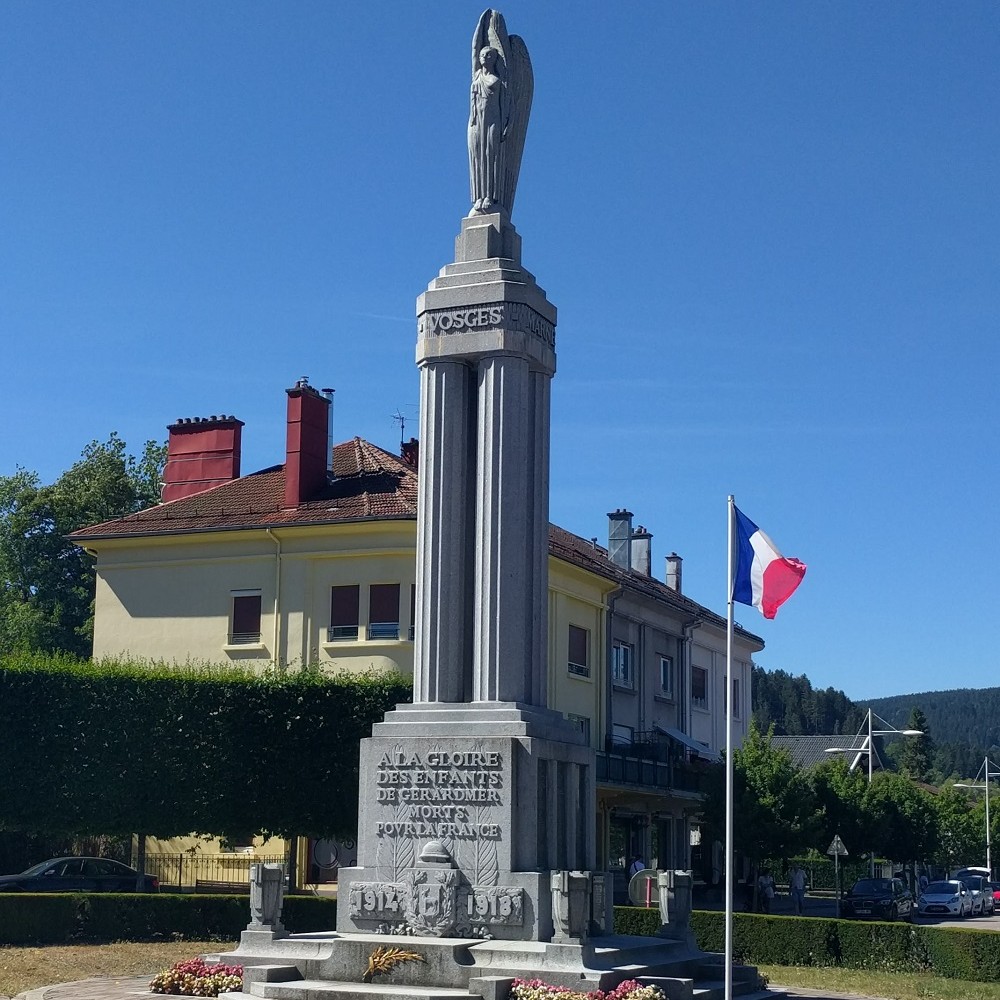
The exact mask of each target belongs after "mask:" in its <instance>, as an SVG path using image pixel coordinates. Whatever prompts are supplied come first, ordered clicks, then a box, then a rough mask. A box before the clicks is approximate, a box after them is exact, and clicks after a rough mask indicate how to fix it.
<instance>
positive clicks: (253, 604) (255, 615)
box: [233, 594, 260, 635]
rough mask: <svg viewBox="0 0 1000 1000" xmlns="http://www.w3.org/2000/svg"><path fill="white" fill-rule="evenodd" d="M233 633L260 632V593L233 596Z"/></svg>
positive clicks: (252, 633)
mask: <svg viewBox="0 0 1000 1000" xmlns="http://www.w3.org/2000/svg"><path fill="white" fill-rule="evenodd" d="M233 634H234V635H254V634H258V635H259V634H260V594H254V595H252V596H249V597H234V598H233Z"/></svg>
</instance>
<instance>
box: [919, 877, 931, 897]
mask: <svg viewBox="0 0 1000 1000" xmlns="http://www.w3.org/2000/svg"><path fill="white" fill-rule="evenodd" d="M929 882H930V880H929V879H928V878H927V872H921V873H920V891H921V892H923V891H924V889H926V888H927V886H928V884H929Z"/></svg>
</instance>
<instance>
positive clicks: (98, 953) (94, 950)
mask: <svg viewBox="0 0 1000 1000" xmlns="http://www.w3.org/2000/svg"><path fill="white" fill-rule="evenodd" d="M235 947H236V942H235V941H234V942H232V943H231V944H226V943H224V942H219V941H169V942H160V943H157V944H134V943H124V942H119V943H118V944H105V945H93V944H92V945H87V944H78V945H46V946H44V947H40V948H14V947H3V946H0V997H12V996H16V995H17V994H18V993H21V992H23V991H24V990H32V989H35V987H37V986H52V985H54V984H55V983H72V982H75V981H76V980H77V979H87V978H88V977H89V976H121V977H123V978H125V977H129V976H146V975H148V976H149V978H150V979H152V978H153V976H155V975H156V973H157V972H159V971H160V970H161V969H166V968H169V967H170V966H171V965H173V964H174V963H175V962H182V961H184V959H187V958H194V956H195V955H201V954H204V953H205V952H219V951H232V950H233V948H235Z"/></svg>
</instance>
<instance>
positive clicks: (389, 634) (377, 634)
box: [368, 622, 399, 639]
mask: <svg viewBox="0 0 1000 1000" xmlns="http://www.w3.org/2000/svg"><path fill="white" fill-rule="evenodd" d="M368 638H369V639H398V638H399V622H371V623H370V624H369V625H368Z"/></svg>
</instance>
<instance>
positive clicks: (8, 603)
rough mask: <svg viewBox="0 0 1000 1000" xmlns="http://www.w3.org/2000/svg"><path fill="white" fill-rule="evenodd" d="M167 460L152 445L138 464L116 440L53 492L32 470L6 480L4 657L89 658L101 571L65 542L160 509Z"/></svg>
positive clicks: (2, 493) (1, 575) (1, 601)
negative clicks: (93, 527)
mask: <svg viewBox="0 0 1000 1000" xmlns="http://www.w3.org/2000/svg"><path fill="white" fill-rule="evenodd" d="M165 458H166V449H165V447H164V446H163V445H158V444H156V443H155V442H153V441H148V442H147V443H146V445H145V447H144V448H143V451H142V454H141V455H140V456H139V457H138V458H135V457H134V456H132V455H130V454H129V453H128V451H127V450H126V445H125V442H124V441H123V440H122V439H121V438H120V437H118V435H117V434H112V435H111V436H110V437H109V438H108V440H107V441H105V442H103V443H100V442H97V441H93V442H91V443H90V444H89V445H87V447H86V448H84V450H83V454H82V455H81V457H80V460H79V461H78V462H76V463H75V464H74V465H73V467H72V468H70V469H68V470H67V471H66V472H64V473H63V474H62V475H61V476H60V477H59V478H58V479H57V480H56V481H55V482H54V483H52V484H50V485H42V483H41V481H40V479H39V477H38V475H37V474H36V473H34V472H30V471H28V470H26V469H18V470H17V471H16V472H15V473H14V475H12V476H3V477H0V653H4V652H10V651H13V650H41V651H46V652H56V651H62V652H68V653H73V654H76V655H80V656H85V655H88V654H89V652H90V648H91V643H92V639H93V612H94V567H93V563H92V561H91V559H90V557H89V556H88V555H87V554H86V553H85V552H84V551H83V550H82V549H81V548H79V547H78V546H76V545H74V544H73V543H72V542H69V541H67V539H66V535H68V534H69V533H70V532H72V531H76V530H77V529H78V528H82V527H85V526H86V525H88V524H96V523H98V522H100V521H107V520H110V519H112V518H115V517H122V516H124V515H125V514H130V513H133V512H134V511H137V510H141V509H142V508H143V507H148V506H150V505H151V504H153V503H156V502H157V500H158V498H159V481H160V473H161V471H162V468H163V463H164V461H165Z"/></svg>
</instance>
